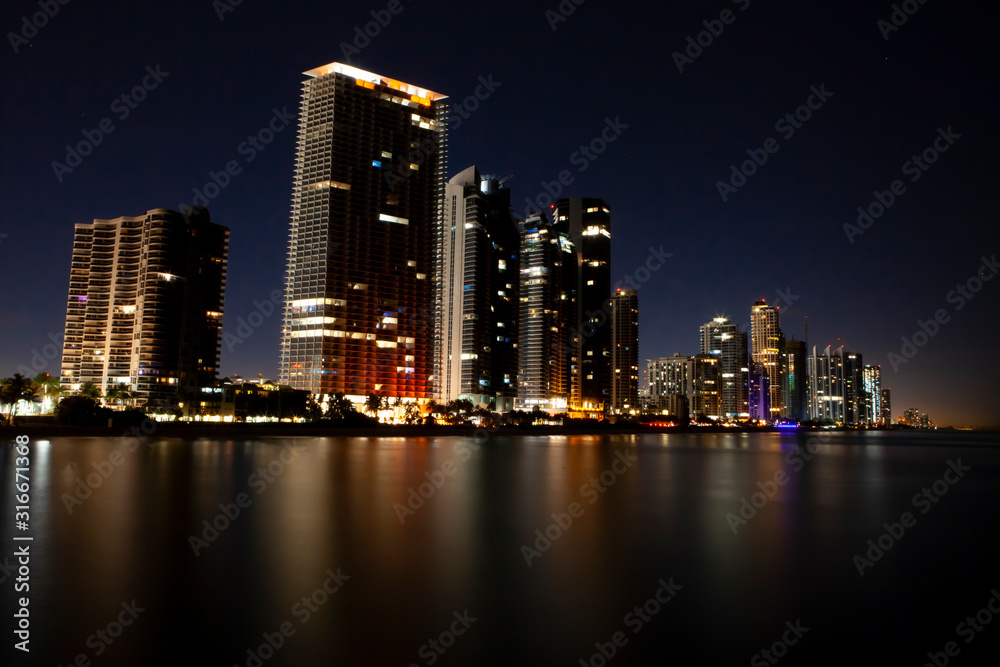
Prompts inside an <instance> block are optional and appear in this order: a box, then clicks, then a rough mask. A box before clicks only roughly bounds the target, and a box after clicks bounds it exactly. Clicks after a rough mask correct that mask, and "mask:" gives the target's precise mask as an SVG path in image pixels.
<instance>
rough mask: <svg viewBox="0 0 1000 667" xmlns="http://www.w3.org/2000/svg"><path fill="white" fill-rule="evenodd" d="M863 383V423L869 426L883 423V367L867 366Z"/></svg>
mask: <svg viewBox="0 0 1000 667" xmlns="http://www.w3.org/2000/svg"><path fill="white" fill-rule="evenodd" d="M862 385H863V390H864V407H863V411H862V416H861V423H862V424H865V425H867V426H872V425H875V424H881V423H882V367H881V366H865V368H864V372H863V377H862Z"/></svg>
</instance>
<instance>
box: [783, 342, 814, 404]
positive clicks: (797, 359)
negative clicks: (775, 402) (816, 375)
mask: <svg viewBox="0 0 1000 667" xmlns="http://www.w3.org/2000/svg"><path fill="white" fill-rule="evenodd" d="M784 366H785V397H786V402H787V405H788V409H787V411H786V415H785V416H786V417H787V418H788V419H791V420H794V421H805V420H806V419H808V418H809V404H808V402H807V399H806V385H807V384H808V382H807V380H806V377H807V375H808V373H807V367H806V343H805V341H802V340H789V341H785V363H784Z"/></svg>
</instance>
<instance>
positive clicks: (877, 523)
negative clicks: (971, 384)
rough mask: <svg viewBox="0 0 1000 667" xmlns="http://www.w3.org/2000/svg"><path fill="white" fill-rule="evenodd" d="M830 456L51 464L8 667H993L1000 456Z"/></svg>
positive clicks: (201, 443)
mask: <svg viewBox="0 0 1000 667" xmlns="http://www.w3.org/2000/svg"><path fill="white" fill-rule="evenodd" d="M823 437H824V440H825V442H826V444H821V445H819V446H818V447H816V446H814V447H813V448H812V449H813V451H815V454H811V453H810V450H809V449H798V450H797V449H796V448H797V447H801V446H803V445H805V444H806V442H807V436H804V435H797V434H703V435H702V434H674V435H669V436H667V435H664V436H661V435H642V436H601V437H587V436H548V437H522V436H518V437H500V436H493V437H492V438H491V439H490V440H489V441H487V442H486V443H485V444H484V445H483V446H482V447H481V448H479V449H478V450H476V448H475V446H476V441H474V440H473V439H471V438H462V437H438V438H288V439H285V440H282V439H271V438H262V439H254V440H240V441H235V440H204V439H196V440H181V439H162V438H157V437H156V435H155V434H154V435H153V436H152V437H151V438H150V439H149V441H148V443H143V444H142V445H140V446H138V447H137V448H135V449H134V451H132V450H131V449H130V443H128V442H123V441H120V440H109V439H98V438H93V439H91V438H56V439H52V440H48V441H45V440H35V441H33V442H32V445H31V447H32V453H31V469H32V500H31V520H30V525H31V530H30V534H32V535H34V541H33V542H32V543H31V547H30V549H31V574H30V577H31V579H30V600H31V601H30V610H31V623H32V625H31V628H32V636H31V649H32V652H31V654H30V658H29V659H28V660H25V659H24V656H23V654H20V653H18V652H16V651H13V650H12V647H11V645H12V644H13V640H12V639H11V637H12V635H11V632H10V631H11V630H12V629H13V623H12V621H11V614H12V613H13V610H14V604H15V603H14V598H15V597H16V596H15V593H14V589H13V586H14V577H15V576H16V574H14V573H10V574H8V571H7V570H5V571H4V572H3V573H0V577H2V578H3V582H2V583H0V591H2V599H3V600H4V605H3V618H4V619H6V620H5V621H4V623H3V631H4V638H5V640H4V642H5V643H4V647H3V654H2V655H3V657H4V664H31V665H70V664H73V661H74V660H77V659H78V658H77V656H79V655H81V654H82V655H83V656H85V658H86V659H87V660H89V661H90V663H91V664H93V665H220V666H230V665H241V666H252V665H258V666H259V665H267V666H268V667H271V666H277V665H331V664H345V665H401V666H403V667H406V666H407V665H414V664H415V665H431V664H436V665H580V664H585V665H586V664H591V665H602V664H605V658H604V657H602V656H601V654H600V651H601V650H603V651H604V652H605V653H607V654H611V652H612V651H613V652H614V655H613V657H611V658H610V659H607V660H606V663H607V664H609V665H647V664H648V665H654V664H655V665H728V664H733V665H735V664H744V665H745V664H772V663H769V662H767V661H766V659H765V658H764V657H763V656H762V655H759V653H760V651H762V650H764V649H768V650H769V651H770V650H773V651H775V653H773V654H770V655H772V658H773V659H775V660H777V658H774V657H773V656H775V655H778V654H780V655H781V656H782V658H781V660H780V662H781V664H788V665H813V664H816V665H852V664H883V665H896V664H899V665H904V664H910V665H923V664H924V663H925V662H927V661H928V656H927V653H928V651H930V652H939V651H942V650H944V646H945V644H946V642H948V641H955V642H956V645H957V646H959V647H960V650H961V653H960V655H959V656H958V657H955V658H952V659H951V661H952V662H951V664H966V665H975V664H995V663H990V662H983V660H984V658H983V656H985V655H988V654H990V653H995V651H996V650H997V647H998V646H1000V617H998V619H997V621H996V622H995V623H993V624H992V625H991V624H986V625H983V626H981V627H982V631H981V632H977V633H976V634H975V635H974V636H973V638H972V639H971V641H967V640H968V633H966V634H965V635H959V634H957V633H956V626H957V624H958V623H959V622H960V621H962V619H964V618H965V617H966V616H969V615H973V616H974V615H975V614H976V613H977V612H978V611H979V610H981V609H982V608H984V607H985V606H986V604H987V602H988V601H989V599H990V597H991V590H992V589H993V588H998V587H1000V565H998V556H1000V553H998V547H997V544H996V542H997V540H996V532H997V525H998V524H997V517H998V511H1000V493H998V492H997V489H998V486H997V482H998V480H1000V448H998V447H996V446H994V445H995V444H996V442H997V440H996V438H995V437H993V436H982V435H969V434H955V435H951V434H941V433H938V434H902V433H889V434H843V433H833V434H828V435H826V436H823ZM2 456H3V458H2V461H3V485H2V490H3V495H2V498H0V509H2V511H3V521H2V526H3V530H2V533H3V535H2V540H3V543H2V549H3V551H2V552H0V553H2V554H3V555H6V556H7V557H8V558H9V559H10V560H9V561H8V563H9V564H12V565H16V563H15V559H14V558H13V557H12V556H11V554H13V550H14V548H15V547H14V546H12V545H15V544H16V543H14V542H13V541H12V536H13V535H20V534H24V533H23V532H22V531H18V530H17V529H16V527H15V525H14V507H13V506H14V498H13V496H14V490H13V482H14V466H15V462H14V451H13V450H12V449H10V448H5V451H4V453H3V454H2ZM959 460H961V465H962V466H964V467H965V468H969V469H968V470H963V472H962V475H961V476H960V477H959V476H958V473H955V472H952V473H949V474H948V475H947V476H946V475H945V473H946V471H948V470H949V469H950V467H949V461H951V462H953V463H956V465H957V462H958V461H959ZM114 462H118V463H119V464H120V465H114ZM95 466H96V467H95ZM98 468H102V469H103V470H104V472H105V473H106V474H107V473H109V474H108V476H107V478H106V479H104V478H103V477H102V478H100V485H99V486H97V485H96V484H93V485H92V486H96V488H88V487H87V486H86V481H85V480H86V479H87V478H88V476H90V479H91V481H92V482H96V481H97V480H98V479H99V478H98V476H97V475H99V473H96V474H95V471H96V470H97V469H98ZM946 478H947V479H948V480H950V481H942V482H938V484H937V487H936V489H935V487H934V483H935V481H937V480H943V479H946ZM925 487H926V488H927V489H929V493H930V494H931V496H932V498H926V499H921V498H919V497H918V498H917V499H916V502H915V500H914V496H915V495H916V494H920V493H921V492H922V489H924V488H925ZM88 491H89V493H90V495H89V497H84V496H86V492H88ZM935 491H937V492H938V493H935ZM768 492H769V493H770V494H771V495H772V496H773V497H770V498H768V496H767V493H768ZM755 493H758V494H759V495H757V496H756V497H754V495H753V494H755ZM424 496H426V498H425V497H424ZM743 499H746V503H742V502H741V501H742V500H743ZM932 501H933V502H932ZM421 503H422V504H421ZM753 503H756V504H757V505H760V507H759V508H755V507H753ZM220 504H221V505H222V506H223V507H224V508H225V511H227V512H228V513H229V514H231V515H235V510H237V509H238V510H239V516H238V517H236V518H234V519H230V518H229V517H227V516H226V515H225V514H224V513H223V512H224V510H223V509H220ZM240 505H244V506H243V507H240ZM741 505H742V506H743V515H742V516H741V515H740V511H741ZM904 512H910V513H911V514H912V515H913V522H911V525H910V526H909V527H905V526H903V532H902V534H901V536H900V537H899V538H898V539H896V538H891V537H886V536H883V533H885V531H886V529H885V528H884V527H883V524H885V523H890V524H891V523H894V522H900V519H901V515H902V514H903V513H904ZM553 515H555V517H553ZM727 515H728V518H727ZM206 522H208V526H209V527H206ZM213 523H214V524H215V526H214V527H212V524H213ZM560 524H561V525H560ZM536 531H537V532H536ZM546 533H547V535H546ZM880 536H883V539H882V542H883V545H889V546H890V548H889V549H888V550H887V551H886V552H885V554H884V555H881V556H879V559H878V560H877V561H874V560H873V561H871V564H870V565H867V566H866V565H864V564H862V565H861V567H863V569H864V576H861V575H859V571H858V568H859V565H858V562H856V560H855V558H854V557H855V556H864V555H865V552H866V551H868V550H869V545H868V543H867V542H868V540H876V541H877V540H878V539H879V537H880ZM196 552H197V553H196ZM873 555H876V556H878V555H879V554H877V553H873ZM331 575H332V576H331ZM324 585H325V587H326V589H327V590H324ZM665 585H666V586H665ZM668 588H669V589H670V590H671V592H667V590H668ZM328 591H332V592H328ZM19 595H20V594H18V596H19ZM657 595H659V597H660V600H661V601H662V600H669V601H667V602H658V601H656V596H657ZM133 600H134V601H135V602H134V605H135V606H134V607H133V608H132V611H131V613H130V612H129V611H123V604H124V605H125V607H124V609H127V608H129V606H130V605H132V603H133ZM996 604H997V603H994V605H996ZM637 608H638V609H637ZM983 618H985V617H983ZM981 620H982V619H981ZM118 621H128V622H129V625H127V626H126V627H121V628H120V627H119V626H117V625H116V623H117V622H118ZM786 623H791V624H792V626H795V624H796V623H798V624H799V625H798V627H799V628H808V630H801V629H800V631H799V633H798V634H800V635H801V637H799V636H798V634H794V633H793V634H789V632H787V631H788V627H789V626H788V625H786ZM109 624H110V626H111V627H109ZM283 628H284V630H285V633H284V635H282V629H283ZM98 630H101V631H102V632H103V633H104V634H103V638H102V636H101V635H98V634H97V631H98ZM119 630H120V633H119ZM275 633H277V634H275ZM616 633H619V634H617V635H616ZM114 634H117V637H115V636H112V635H114ZM266 635H267V636H270V637H271V643H272V644H277V645H279V646H278V647H277V648H276V649H274V648H271V646H269V645H268V644H267V643H266V642H267V640H266V637H265V636H266ZM783 635H784V637H785V638H787V639H789V640H792V639H794V640H795V643H794V644H790V643H789V644H784V645H782V644H781V642H782V638H783ZM105 638H106V640H107V641H105ZM616 638H617V640H618V645H615V639H616ZM431 642H433V643H431ZM775 642H778V645H777V646H776V647H773V645H774V644H775ZM262 646H263V648H262ZM98 653H100V654H99V655H98ZM994 657H995V656H994ZM581 660H582V661H583V662H582V663H581ZM755 660H756V662H754V661H755ZM79 664H84V663H79Z"/></svg>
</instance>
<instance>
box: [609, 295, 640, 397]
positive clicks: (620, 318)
mask: <svg viewBox="0 0 1000 667" xmlns="http://www.w3.org/2000/svg"><path fill="white" fill-rule="evenodd" d="M611 304H612V305H611V315H610V324H611V407H612V409H613V410H614V411H615V412H629V411H630V410H638V409H639V294H638V293H637V292H636V291H635V290H622V289H620V290H618V291H617V292H615V294H614V296H613V297H611Z"/></svg>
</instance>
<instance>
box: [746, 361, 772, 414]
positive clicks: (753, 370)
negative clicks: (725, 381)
mask: <svg viewBox="0 0 1000 667" xmlns="http://www.w3.org/2000/svg"><path fill="white" fill-rule="evenodd" d="M749 378H750V379H749V384H750V388H749V392H748V393H749V401H748V404H749V405H748V407H749V415H750V419H753V420H756V421H761V422H768V421H770V420H771V419H772V413H771V376H770V374H769V373H768V368H767V366H765V365H764V364H763V363H761V362H758V361H751V362H750V374H749Z"/></svg>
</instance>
